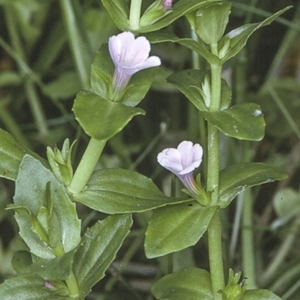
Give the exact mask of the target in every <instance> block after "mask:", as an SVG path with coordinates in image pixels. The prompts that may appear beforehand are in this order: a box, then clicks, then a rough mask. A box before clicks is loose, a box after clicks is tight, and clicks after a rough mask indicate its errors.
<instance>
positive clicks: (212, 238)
mask: <svg viewBox="0 0 300 300" xmlns="http://www.w3.org/2000/svg"><path fill="white" fill-rule="evenodd" d="M211 52H212V53H213V54H215V55H218V48H217V44H213V45H211ZM210 67H211V103H210V108H209V110H210V111H211V112H215V111H219V110H220V104H221V83H222V81H221V80H222V77H221V75H222V66H220V65H215V64H213V65H211V66H210ZM207 129H208V136H207V191H208V192H211V193H212V194H211V201H212V203H211V204H212V205H216V204H217V202H218V198H219V195H218V186H219V165H220V158H219V131H218V129H217V128H216V127H215V126H214V125H213V124H211V123H208V127H207ZM207 233H208V251H209V266H210V276H211V284H212V290H213V294H214V299H215V300H221V299H222V295H221V294H220V293H218V291H220V290H222V289H224V286H225V280H224V267H223V257H222V238H221V222H220V213H219V211H217V212H216V213H215V215H214V216H213V218H212V220H211V222H210V224H209V226H208V231H207Z"/></svg>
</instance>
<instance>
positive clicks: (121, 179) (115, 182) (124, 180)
mask: <svg viewBox="0 0 300 300" xmlns="http://www.w3.org/2000/svg"><path fill="white" fill-rule="evenodd" d="M74 200H75V201H76V202H80V203H82V204H84V205H86V206H88V207H90V208H92V209H94V210H98V211H101V212H105V213H107V214H116V213H131V212H143V211H146V210H150V209H154V208H157V207H162V206H165V205H168V204H174V203H181V202H183V201H189V200H183V199H178V198H172V197H167V196H165V195H164V194H163V193H162V192H161V191H160V190H159V189H158V188H157V187H156V185H155V184H154V183H153V182H152V180H151V179H150V178H147V177H145V176H143V175H141V174H139V173H137V172H134V171H129V170H124V169H103V170H98V171H95V172H94V173H93V174H92V176H91V178H90V180H89V182H88V184H87V187H86V188H85V189H84V190H83V191H82V192H80V193H78V194H74Z"/></svg>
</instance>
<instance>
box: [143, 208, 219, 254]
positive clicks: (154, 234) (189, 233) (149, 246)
mask: <svg viewBox="0 0 300 300" xmlns="http://www.w3.org/2000/svg"><path fill="white" fill-rule="evenodd" d="M216 210H217V207H216V206H212V207H205V208H204V207H201V206H200V205H199V204H198V203H196V202H190V203H183V204H178V205H172V206H168V207H163V208H159V209H156V210H155V211H154V212H153V215H152V217H151V218H150V220H149V222H148V228H147V231H146V239H145V252H146V256H147V257H148V258H154V257H158V256H162V255H165V254H168V253H172V252H175V251H179V250H182V249H185V248H187V247H190V246H193V245H195V244H196V243H197V242H198V241H199V239H200V238H201V237H202V235H203V234H204V233H205V232H206V230H207V228H208V225H209V223H210V220H211V218H212V217H213V215H214V213H215V211H216Z"/></svg>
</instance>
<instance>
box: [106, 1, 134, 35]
mask: <svg viewBox="0 0 300 300" xmlns="http://www.w3.org/2000/svg"><path fill="white" fill-rule="evenodd" d="M101 1H102V3H103V5H104V7H105V8H106V9H107V11H108V12H109V14H110V16H111V18H112V19H113V21H114V23H115V24H116V25H117V27H118V28H119V29H120V30H121V31H125V30H129V25H128V23H129V22H128V18H129V8H128V6H127V4H126V1H124V0H101Z"/></svg>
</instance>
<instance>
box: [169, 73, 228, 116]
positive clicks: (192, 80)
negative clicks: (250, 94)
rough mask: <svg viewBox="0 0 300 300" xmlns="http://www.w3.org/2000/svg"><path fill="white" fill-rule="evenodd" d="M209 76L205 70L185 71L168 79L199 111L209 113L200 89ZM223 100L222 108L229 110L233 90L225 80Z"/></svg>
mask: <svg viewBox="0 0 300 300" xmlns="http://www.w3.org/2000/svg"><path fill="white" fill-rule="evenodd" d="M207 74H208V72H207V71H204V70H193V69H190V70H184V71H181V72H176V73H174V74H172V75H171V76H169V77H168V78H167V81H168V82H170V83H172V84H174V85H175V86H176V88H177V89H178V90H179V91H180V92H181V93H183V94H184V95H185V96H186V97H187V98H188V99H189V100H190V101H191V102H192V103H193V104H194V105H195V107H196V108H197V109H198V110H199V111H207V107H206V106H205V101H204V99H203V96H202V94H201V88H200V86H201V84H202V83H203V82H204V78H205V76H206V75H207ZM221 99H222V108H224V109H225V108H227V107H228V106H229V104H230V101H231V90H230V88H229V87H228V85H227V84H226V81H225V80H222V96H221Z"/></svg>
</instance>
